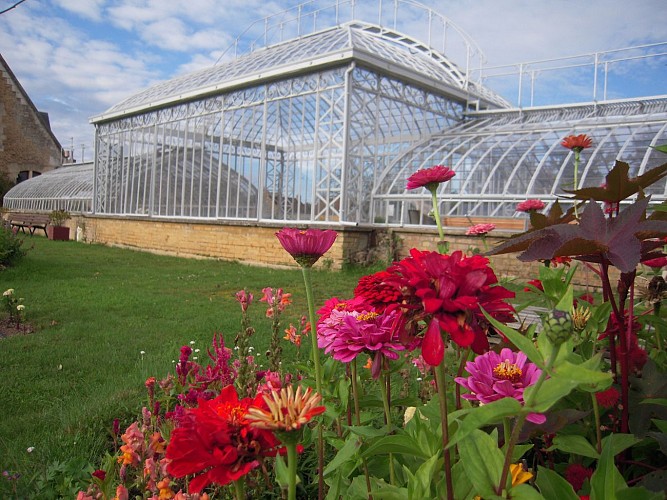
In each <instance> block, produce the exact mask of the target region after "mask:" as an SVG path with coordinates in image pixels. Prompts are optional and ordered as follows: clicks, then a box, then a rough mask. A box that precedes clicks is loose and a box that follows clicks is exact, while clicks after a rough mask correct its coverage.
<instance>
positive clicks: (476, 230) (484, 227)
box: [466, 224, 496, 236]
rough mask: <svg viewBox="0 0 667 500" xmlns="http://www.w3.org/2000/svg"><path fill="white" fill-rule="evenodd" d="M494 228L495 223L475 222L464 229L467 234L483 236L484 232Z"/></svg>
mask: <svg viewBox="0 0 667 500" xmlns="http://www.w3.org/2000/svg"><path fill="white" fill-rule="evenodd" d="M495 228H496V225H495V224H475V225H474V226H470V227H469V228H468V230H467V231H466V234H467V235H468V236H484V235H485V234H486V233H490V232H491V231H493V230H494V229H495Z"/></svg>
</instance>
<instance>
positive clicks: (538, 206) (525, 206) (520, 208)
mask: <svg viewBox="0 0 667 500" xmlns="http://www.w3.org/2000/svg"><path fill="white" fill-rule="evenodd" d="M544 207H546V204H545V203H544V202H543V201H542V200H526V201H522V202H521V203H519V204H518V205H517V206H516V209H515V210H516V211H517V212H532V211H537V210H542V209H543V208H544Z"/></svg>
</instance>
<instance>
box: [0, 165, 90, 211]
mask: <svg viewBox="0 0 667 500" xmlns="http://www.w3.org/2000/svg"><path fill="white" fill-rule="evenodd" d="M92 198H93V163H92V162H90V163H82V164H80V165H73V166H65V167H61V168H58V169H55V170H51V171H49V172H45V173H43V174H42V175H40V176H37V177H33V178H32V179H28V180H26V181H23V182H21V183H19V184H17V185H16V186H14V187H13V188H12V189H10V190H9V191H8V192H7V193H6V194H5V196H4V197H3V204H4V206H5V207H6V208H8V209H10V210H18V211H30V212H51V211H52V210H67V211H68V212H74V213H86V212H90V211H91V205H92Z"/></svg>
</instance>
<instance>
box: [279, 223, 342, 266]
mask: <svg viewBox="0 0 667 500" xmlns="http://www.w3.org/2000/svg"><path fill="white" fill-rule="evenodd" d="M276 236H277V237H278V241H280V244H281V245H282V246H283V248H284V249H285V250H287V253H289V254H290V255H291V256H292V257H293V258H294V260H295V261H296V262H297V263H298V264H299V265H300V266H302V267H312V266H313V264H315V262H317V261H318V260H319V259H320V257H322V256H323V255H324V254H325V253H327V251H328V250H329V249H330V248H331V246H332V245H333V243H334V241H335V240H336V236H338V233H337V232H336V231H333V230H331V229H326V230H320V229H306V230H305V231H304V230H300V229H293V228H288V227H285V228H283V229H281V230H280V231H278V232H277V233H276Z"/></svg>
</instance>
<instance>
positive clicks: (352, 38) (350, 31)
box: [91, 21, 509, 123]
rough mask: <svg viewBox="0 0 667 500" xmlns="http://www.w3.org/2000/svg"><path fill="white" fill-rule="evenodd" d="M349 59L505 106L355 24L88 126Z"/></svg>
mask: <svg viewBox="0 0 667 500" xmlns="http://www.w3.org/2000/svg"><path fill="white" fill-rule="evenodd" d="M351 59H354V60H358V61H361V62H362V63H364V64H368V65H371V66H373V65H382V67H383V69H385V71H386V69H387V67H389V68H390V71H391V72H401V73H402V74H403V76H404V77H407V78H412V79H417V80H419V83H421V84H422V85H427V86H430V87H433V88H436V89H438V90H439V91H440V92H441V93H443V94H446V95H449V96H450V97H452V98H454V99H455V100H459V101H461V102H465V101H466V100H470V101H474V100H479V101H480V102H482V105H483V106H484V105H486V106H492V107H494V108H497V107H508V106H509V105H508V103H507V101H506V100H505V99H504V98H502V97H501V96H499V95H498V94H496V93H495V92H493V91H491V90H489V89H487V88H485V87H483V86H482V85H479V84H478V83H473V82H470V81H468V78H467V76H466V75H465V72H463V71H462V70H460V69H459V68H458V67H457V66H456V64H454V63H453V62H451V61H450V60H448V59H447V57H445V56H444V55H443V54H440V53H438V52H436V51H434V50H433V49H432V48H429V47H427V46H426V45H424V44H422V43H421V42H419V41H417V40H415V39H414V38H411V37H409V36H408V35H405V34H402V33H399V32H397V31H395V30H390V29H387V28H384V27H380V26H377V25H374V24H369V23H363V22H359V21H354V22H351V23H347V24H343V25H339V26H335V27H333V28H329V29H327V30H324V31H320V32H318V33H314V34H311V35H308V36H304V37H301V38H297V39H294V40H290V41H287V42H283V43H280V44H277V45H273V46H270V47H266V48H263V49H259V50H256V51H255V52H252V53H250V54H246V55H243V56H241V57H239V58H237V59H235V60H233V61H230V62H226V63H223V64H219V65H216V66H213V67H210V68H206V69H203V70H200V71H197V72H194V73H190V74H188V75H184V76H180V77H177V78H174V79H172V80H168V81H166V82H162V83H159V84H157V85H154V86H152V87H149V88H148V89H146V90H143V91H141V92H139V93H137V94H135V95H133V96H131V97H129V98H127V99H125V100H123V101H121V102H120V103H118V104H116V105H115V106H113V107H111V108H109V109H108V110H107V111H106V112H105V113H103V114H101V115H99V116H96V117H93V118H92V119H91V121H92V122H93V123H97V122H103V121H106V120H109V119H112V118H115V117H119V116H123V115H125V114H132V113H137V112H141V111H145V110H147V109H151V108H156V107H161V106H165V105H168V104H173V103H176V102H179V101H182V100H185V99H188V100H191V99H194V98H196V97H197V96H202V95H206V94H210V93H219V92H221V91H222V90H224V89H226V88H229V87H232V86H238V85H241V84H246V85H248V84H250V82H253V83H256V82H258V81H261V80H266V79H270V78H276V77H277V76H285V75H288V74H292V73H295V72H303V71H314V70H315V69H316V68H317V67H318V66H320V65H327V66H329V67H331V66H332V65H335V64H337V63H341V64H342V63H344V62H348V61H349V60H351Z"/></svg>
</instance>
